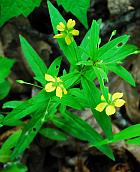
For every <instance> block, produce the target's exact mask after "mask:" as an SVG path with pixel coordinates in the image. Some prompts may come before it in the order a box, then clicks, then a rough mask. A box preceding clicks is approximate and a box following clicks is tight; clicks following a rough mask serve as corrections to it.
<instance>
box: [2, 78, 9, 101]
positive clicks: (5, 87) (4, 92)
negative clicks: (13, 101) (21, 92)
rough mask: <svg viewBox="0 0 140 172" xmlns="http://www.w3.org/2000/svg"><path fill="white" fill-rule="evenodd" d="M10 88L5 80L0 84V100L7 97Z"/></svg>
mask: <svg viewBox="0 0 140 172" xmlns="http://www.w3.org/2000/svg"><path fill="white" fill-rule="evenodd" d="M10 88H11V84H10V82H9V81H6V80H5V81H4V82H1V83H0V100H2V99H4V98H5V97H6V96H7V95H8V93H9V91H10Z"/></svg>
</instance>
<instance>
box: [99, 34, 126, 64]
mask: <svg viewBox="0 0 140 172" xmlns="http://www.w3.org/2000/svg"><path fill="white" fill-rule="evenodd" d="M128 39H129V35H123V36H120V37H118V38H115V39H113V40H112V41H109V42H108V43H106V44H105V45H103V46H102V47H101V48H100V49H99V51H98V56H97V57H96V60H103V61H105V60H106V59H109V58H110V59H111V58H112V59H114V56H115V55H116V54H117V53H118V52H119V51H120V49H121V48H122V47H123V46H124V45H125V44H126V42H127V41H128Z"/></svg>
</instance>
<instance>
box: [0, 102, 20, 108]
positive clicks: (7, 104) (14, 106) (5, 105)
mask: <svg viewBox="0 0 140 172" xmlns="http://www.w3.org/2000/svg"><path fill="white" fill-rule="evenodd" d="M22 103H23V102H22V101H18V100H17V101H16V100H14V101H9V102H6V103H4V104H3V107H2V108H3V109H5V108H11V109H14V108H16V107H17V106H19V105H21V104H22Z"/></svg>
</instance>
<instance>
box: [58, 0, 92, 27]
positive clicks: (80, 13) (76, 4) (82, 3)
mask: <svg viewBox="0 0 140 172" xmlns="http://www.w3.org/2000/svg"><path fill="white" fill-rule="evenodd" d="M57 3H58V5H62V6H63V7H64V9H65V10H66V11H67V12H71V13H72V14H74V15H75V16H76V17H77V18H78V19H79V20H80V22H81V23H82V24H83V25H84V26H85V27H86V28H88V22H87V10H88V8H89V6H90V0H78V1H73V0H67V1H66V0H57Z"/></svg>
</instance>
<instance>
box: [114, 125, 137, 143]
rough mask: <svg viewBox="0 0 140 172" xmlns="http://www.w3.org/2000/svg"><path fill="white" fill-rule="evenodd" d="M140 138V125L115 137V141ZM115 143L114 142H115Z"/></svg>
mask: <svg viewBox="0 0 140 172" xmlns="http://www.w3.org/2000/svg"><path fill="white" fill-rule="evenodd" d="M137 136H140V124H136V125H132V126H130V127H127V128H125V129H124V130H122V131H120V132H119V133H117V134H115V135H114V139H113V140H114V141H115V142H116V141H120V140H125V139H130V138H133V137H137ZM114 141H113V142H114Z"/></svg>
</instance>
